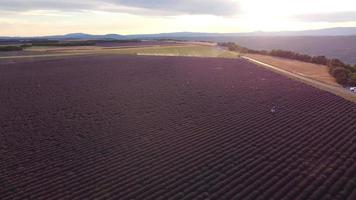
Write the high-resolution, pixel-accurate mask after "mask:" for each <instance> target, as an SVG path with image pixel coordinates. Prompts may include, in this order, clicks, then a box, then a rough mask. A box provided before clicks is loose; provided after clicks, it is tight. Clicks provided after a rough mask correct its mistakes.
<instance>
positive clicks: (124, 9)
mask: <svg viewBox="0 0 356 200" xmlns="http://www.w3.org/2000/svg"><path fill="white" fill-rule="evenodd" d="M330 27H356V1H355V0H337V1H336V0H150V1H148V0H0V35H1V36H40V35H57V34H66V33H77V32H84V33H90V34H108V33H116V34H124V35H126V34H144V33H167V32H182V31H187V32H214V33H233V32H250V31H286V30H309V29H321V28H330Z"/></svg>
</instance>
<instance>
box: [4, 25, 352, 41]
mask: <svg viewBox="0 0 356 200" xmlns="http://www.w3.org/2000/svg"><path fill="white" fill-rule="evenodd" d="M350 35H355V36H356V27H339V28H328V29H320V30H306V31H280V32H262V31H257V32H248V33H199V32H176V33H158V34H136V35H119V34H107V35H91V34H86V33H70V34H66V35H54V36H40V37H6V36H4V37H1V36H0V39H31V38H36V39H133V38H135V39H145V38H146V39H147V38H171V39H174V38H177V39H178V38H191V37H195V38H196V37H237V36H350Z"/></svg>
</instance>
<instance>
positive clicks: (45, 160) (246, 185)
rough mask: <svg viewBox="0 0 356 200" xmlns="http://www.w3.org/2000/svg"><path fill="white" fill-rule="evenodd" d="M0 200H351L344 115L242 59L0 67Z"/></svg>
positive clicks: (351, 151)
mask: <svg viewBox="0 0 356 200" xmlns="http://www.w3.org/2000/svg"><path fill="white" fill-rule="evenodd" d="M0 94H1V101H0V110H1V114H0V128H1V133H0V162H1V165H0V172H1V173H0V196H1V199H2V200H8V199H36V200H38V199H39V200H40V199H120V200H126V199H127V200H129V199H130V200H131V199H137V200H142V199H152V200H158V199H162V200H167V199H212V200H213V199H288V200H293V199H347V200H354V199H356V182H355V180H356V161H355V159H356V132H355V130H356V123H355V119H356V104H353V103H351V102H348V101H345V100H344V99H342V98H340V97H338V96H335V95H333V94H331V93H328V92H325V91H322V90H318V89H315V88H313V87H311V86H308V85H305V84H303V83H300V82H297V81H294V80H292V79H288V78H286V77H284V76H282V75H279V74H275V73H273V72H271V71H269V70H267V69H264V68H260V67H258V66H256V65H254V64H252V63H249V62H247V61H245V60H242V59H222V58H193V57H189V58H188V57H160V56H122V55H121V56H119V55H116V56H115V55H114V56H81V57H71V58H66V59H58V60H50V61H34V62H25V63H18V64H16V63H15V64H2V65H0Z"/></svg>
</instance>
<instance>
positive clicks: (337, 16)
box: [294, 11, 356, 22]
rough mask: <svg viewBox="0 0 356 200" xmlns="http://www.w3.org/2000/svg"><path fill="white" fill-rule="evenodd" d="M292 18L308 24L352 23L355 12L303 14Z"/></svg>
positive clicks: (354, 18)
mask: <svg viewBox="0 0 356 200" xmlns="http://www.w3.org/2000/svg"><path fill="white" fill-rule="evenodd" d="M294 18H296V19H298V20H302V21H309V22H354V21H356V11H348V12H332V13H316V14H304V15H297V16H294Z"/></svg>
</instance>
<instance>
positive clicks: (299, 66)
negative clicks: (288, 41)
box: [246, 54, 341, 87]
mask: <svg viewBox="0 0 356 200" xmlns="http://www.w3.org/2000/svg"><path fill="white" fill-rule="evenodd" d="M246 56H247V57H250V58H253V59H256V60H259V61H261V62H264V63H267V64H270V65H273V66H276V67H278V68H281V69H284V70H287V71H289V72H292V73H295V74H299V75H301V76H304V77H307V78H311V79H313V80H316V81H320V82H322V83H326V84H328V85H331V86H338V87H341V86H340V85H339V84H338V83H336V81H335V78H334V77H332V76H331V75H330V73H329V71H328V67H327V66H325V65H317V64H313V63H307V62H302V61H298V60H292V59H286V58H278V57H273V56H266V55H259V54H247V55H246Z"/></svg>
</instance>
